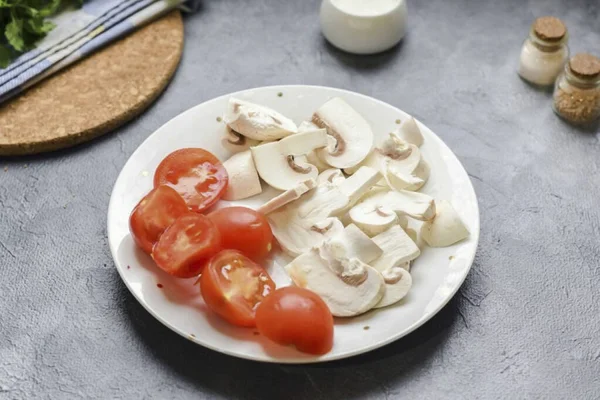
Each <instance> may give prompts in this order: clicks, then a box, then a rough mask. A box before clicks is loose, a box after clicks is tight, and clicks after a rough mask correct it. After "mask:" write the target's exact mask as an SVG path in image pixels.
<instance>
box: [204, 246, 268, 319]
mask: <svg viewBox="0 0 600 400" xmlns="http://www.w3.org/2000/svg"><path fill="white" fill-rule="evenodd" d="M200 290H201V291H202V297H203V298H204V302H205V303H206V305H208V307H209V308H210V309H211V310H213V311H214V312H215V313H217V314H218V315H219V316H221V317H222V318H223V319H225V320H226V321H228V322H230V323H232V324H233V325H238V326H246V327H252V326H254V325H255V320H254V316H255V310H256V307H257V306H258V305H259V304H260V302H261V301H263V300H264V299H265V297H266V298H268V295H269V294H270V293H271V292H272V291H273V290H275V282H273V280H272V279H271V277H270V276H269V274H268V273H267V271H266V270H265V269H264V268H263V267H261V266H260V265H258V264H256V263H255V262H254V261H252V260H250V259H249V258H248V257H246V256H244V255H243V254H241V253H240V252H238V251H235V250H223V251H221V252H220V253H219V254H217V255H216V256H214V257H213V258H212V259H211V260H210V263H209V264H208V266H207V267H206V268H205V269H204V271H203V272H202V276H201V277H200Z"/></svg>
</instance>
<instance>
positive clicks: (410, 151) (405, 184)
mask: <svg viewBox="0 0 600 400" xmlns="http://www.w3.org/2000/svg"><path fill="white" fill-rule="evenodd" d="M375 151H376V152H378V153H379V155H380V157H381V164H380V165H381V173H382V174H383V176H384V178H385V180H386V182H387V184H388V185H389V186H390V187H391V188H392V189H394V190H401V189H405V190H419V189H420V188H421V187H422V186H423V185H424V184H425V182H426V181H427V179H429V165H428V164H427V162H426V161H425V160H424V159H423V156H422V155H421V151H420V150H419V148H418V147H417V146H415V145H414V144H410V143H406V142H405V141H404V140H402V139H401V138H400V137H399V136H398V135H397V134H396V133H390V135H389V137H388V138H387V139H386V140H385V141H384V142H383V144H382V146H381V147H380V148H377V149H376V150H375Z"/></svg>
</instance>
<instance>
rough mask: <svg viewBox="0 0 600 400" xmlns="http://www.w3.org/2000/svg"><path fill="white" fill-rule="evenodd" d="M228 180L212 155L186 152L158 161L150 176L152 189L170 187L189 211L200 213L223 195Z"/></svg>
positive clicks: (195, 150) (220, 165)
mask: <svg viewBox="0 0 600 400" xmlns="http://www.w3.org/2000/svg"><path fill="white" fill-rule="evenodd" d="M228 179H229V178H228V176H227V171H226V170H225V167H223V164H221V161H219V159H218V158H217V157H215V156H214V155H213V154H212V153H209V152H208V151H206V150H203V149H195V148H188V149H180V150H176V151H174V152H172V153H171V154H169V155H168V156H166V157H165V159H164V160H162V162H161V163H160V164H159V165H158V167H157V168H156V172H155V173H154V187H157V186H159V185H168V186H171V187H172V188H173V189H175V190H176V191H177V192H178V193H179V194H180V195H181V197H183V200H185V202H186V204H187V205H188V207H189V208H190V210H191V211H194V212H202V211H203V210H205V209H207V208H209V207H210V206H212V205H213V204H214V203H215V202H216V201H217V200H219V198H221V196H222V195H223V194H224V193H225V189H226V188H227V181H228Z"/></svg>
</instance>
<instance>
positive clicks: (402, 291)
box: [373, 263, 412, 308]
mask: <svg viewBox="0 0 600 400" xmlns="http://www.w3.org/2000/svg"><path fill="white" fill-rule="evenodd" d="M406 264H408V263H406ZM381 275H382V276H383V281H384V282H385V293H384V294H383V297H382V298H381V300H379V303H377V304H376V305H375V306H374V307H373V308H381V307H387V306H389V305H392V304H395V303H397V302H399V301H400V300H402V299H403V298H404V297H406V295H407V294H408V292H409V291H410V288H411V287H412V277H411V276H410V273H409V272H408V271H407V269H406V266H405V265H402V266H398V267H392V268H390V269H386V270H385V271H383V272H382V273H381Z"/></svg>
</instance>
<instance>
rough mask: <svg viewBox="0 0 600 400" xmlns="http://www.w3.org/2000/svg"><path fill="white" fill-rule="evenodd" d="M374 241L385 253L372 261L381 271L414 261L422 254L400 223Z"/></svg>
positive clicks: (374, 238)
mask: <svg viewBox="0 0 600 400" xmlns="http://www.w3.org/2000/svg"><path fill="white" fill-rule="evenodd" d="M373 242H375V244H376V245H377V246H379V248H380V249H381V250H383V255H382V256H381V257H379V258H378V259H376V260H374V261H373V262H371V266H372V267H373V268H375V269H376V270H378V271H379V272H383V271H385V270H388V269H390V268H393V267H397V266H399V265H402V264H404V263H407V262H409V261H412V260H414V259H415V258H417V257H419V255H420V254H421V250H419V248H418V247H417V245H416V244H415V242H413V241H412V239H411V238H410V237H409V236H408V235H407V234H406V232H404V230H403V229H402V228H401V227H400V226H398V225H394V226H392V227H391V228H390V229H388V230H387V231H385V232H383V233H380V234H379V235H377V236H375V237H373Z"/></svg>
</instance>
